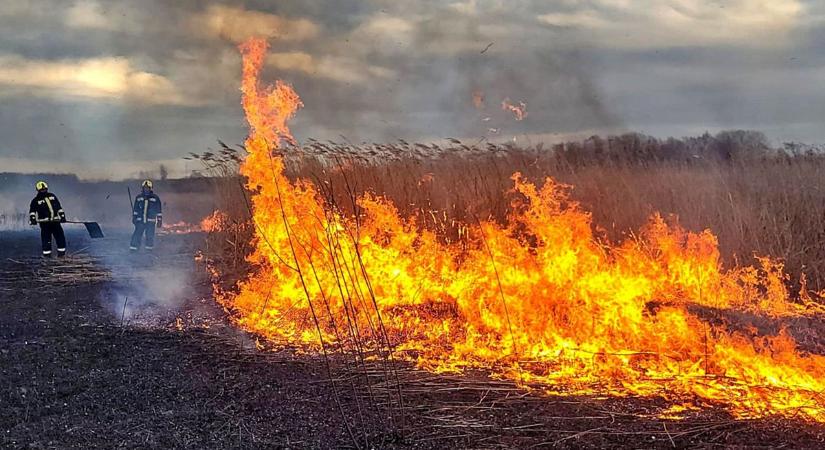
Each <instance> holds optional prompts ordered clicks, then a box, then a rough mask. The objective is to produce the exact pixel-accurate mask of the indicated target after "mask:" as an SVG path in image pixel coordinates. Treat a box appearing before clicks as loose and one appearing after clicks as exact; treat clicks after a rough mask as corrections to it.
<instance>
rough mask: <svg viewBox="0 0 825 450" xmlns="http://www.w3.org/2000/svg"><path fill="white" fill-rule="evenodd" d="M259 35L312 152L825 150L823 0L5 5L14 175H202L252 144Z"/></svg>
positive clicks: (8, 136)
mask: <svg viewBox="0 0 825 450" xmlns="http://www.w3.org/2000/svg"><path fill="white" fill-rule="evenodd" d="M250 36H259V37H265V38H267V39H268V41H269V42H270V44H271V49H270V56H269V58H268V60H267V66H266V70H265V73H264V77H265V78H266V79H268V80H273V81H274V80H275V79H283V80H285V81H287V82H289V83H291V84H292V85H293V86H294V88H295V89H296V91H297V92H298V94H299V95H300V96H301V97H302V99H303V102H304V104H305V107H304V108H303V109H302V110H301V111H300V112H299V113H298V116H297V117H296V118H295V119H294V121H293V122H292V124H293V132H294V134H295V136H296V138H298V140H299V141H301V140H305V139H308V138H315V139H319V140H336V141H344V140H346V141H350V142H362V141H367V142H386V141H394V140H398V139H405V140H413V141H415V140H419V141H432V140H438V139H443V138H447V137H457V138H463V139H474V140H475V139H480V138H482V137H486V138H488V139H515V140H516V141H517V142H530V143H535V142H536V141H538V140H554V139H560V138H564V137H567V136H576V135H589V134H607V133H616V132H623V131H639V132H643V133H648V134H651V135H654V136H660V137H666V136H671V135H672V136H685V135H693V134H699V133H702V132H704V131H711V132H714V131H718V130H722V129H732V128H746V129H756V130H761V131H764V132H765V133H766V134H767V136H768V137H769V138H770V139H771V140H772V141H773V142H774V143H776V144H780V143H781V142H784V141H787V140H796V141H804V142H810V143H816V142H825V126H823V125H825V89H822V88H821V87H822V86H823V85H825V2H822V1H819V0H728V1H707V0H557V1H551V0H467V1H452V0H441V1H439V0H417V1H397V0H392V1H391V0H328V1H321V0H278V1H263V0H259V1H253V0H249V1H236V0H141V1H139V2H138V1H132V0H77V1H74V0H2V2H0V137H1V138H0V172H2V171H10V170H22V171H63V172H77V173H79V174H80V175H81V176H87V177H102V178H118V177H124V176H128V175H130V174H134V173H136V172H138V171H139V170H146V169H147V168H152V167H156V166H157V165H158V164H160V163H164V164H166V165H168V166H169V167H170V168H172V170H173V175H182V174H185V173H186V172H187V171H189V170H192V169H196V168H197V167H196V166H194V165H193V164H194V163H184V162H182V160H181V157H183V156H185V155H187V154H188V153H189V152H202V151H206V150H208V149H210V148H215V147H217V140H218V139H220V140H223V141H225V142H227V143H229V144H240V143H242V142H243V139H244V136H245V131H246V129H245V123H244V119H243V114H242V110H241V107H240V92H239V89H238V88H239V85H240V79H239V78H240V56H239V53H238V50H237V45H238V43H240V42H241V41H243V40H244V39H246V38H248V37H250ZM474 97H475V100H476V101H474ZM504 101H509V102H510V103H512V104H515V105H519V104H520V103H521V102H523V103H524V104H525V105H526V110H527V115H526V116H525V117H524V118H523V120H516V118H515V116H514V114H512V113H511V112H509V111H505V110H503V109H502V102H504Z"/></svg>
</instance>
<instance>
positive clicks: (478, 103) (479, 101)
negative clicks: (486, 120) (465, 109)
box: [473, 91, 484, 109]
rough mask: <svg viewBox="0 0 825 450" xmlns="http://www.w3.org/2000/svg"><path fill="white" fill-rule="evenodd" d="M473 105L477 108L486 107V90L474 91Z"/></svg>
mask: <svg viewBox="0 0 825 450" xmlns="http://www.w3.org/2000/svg"><path fill="white" fill-rule="evenodd" d="M473 106H474V107H475V108H476V109H484V92H482V91H473Z"/></svg>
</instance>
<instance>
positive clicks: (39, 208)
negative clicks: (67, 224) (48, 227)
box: [29, 192, 66, 222]
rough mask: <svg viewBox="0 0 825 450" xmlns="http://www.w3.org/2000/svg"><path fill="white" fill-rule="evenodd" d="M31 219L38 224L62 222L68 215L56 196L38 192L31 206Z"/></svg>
mask: <svg viewBox="0 0 825 450" xmlns="http://www.w3.org/2000/svg"><path fill="white" fill-rule="evenodd" d="M29 217H31V218H32V219H34V220H35V221H37V222H60V221H61V220H62V219H65V218H66V213H64V212H63V207H62V206H60V200H58V199H57V196H56V195H54V194H52V193H51V192H45V193H44V192H38V193H37V195H36V196H35V197H34V199H32V201H31V204H29Z"/></svg>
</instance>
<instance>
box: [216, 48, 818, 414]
mask: <svg viewBox="0 0 825 450" xmlns="http://www.w3.org/2000/svg"><path fill="white" fill-rule="evenodd" d="M241 52H242V54H243V85H242V91H243V107H244V111H245V113H246V117H247V121H248V123H249V128H250V133H249V137H248V139H247V141H246V143H245V150H246V151H247V152H248V156H247V157H246V159H245V160H244V161H243V163H242V165H241V167H240V171H241V174H242V175H243V176H244V177H245V179H246V189H247V190H248V191H250V192H251V193H252V196H251V199H250V205H249V209H250V211H251V213H252V218H251V221H252V227H253V228H254V238H253V242H252V247H253V250H252V252H251V254H250V255H249V257H248V261H249V262H250V263H251V267H253V269H252V272H251V273H249V274H248V275H247V276H246V277H244V279H243V280H242V281H241V282H240V283H239V284H238V286H237V290H225V289H222V287H221V286H220V285H218V284H216V286H215V290H216V295H217V296H218V298H219V299H220V300H221V302H222V303H223V304H224V305H225V306H226V307H227V308H229V309H230V310H231V311H232V312H233V313H234V314H235V318H236V322H237V323H238V324H239V325H240V326H241V327H243V328H245V329H246V330H249V331H251V332H254V333H256V334H258V335H260V336H262V337H265V338H267V339H270V340H272V341H274V342H279V343H289V344H298V345H301V346H303V347H306V348H309V349H316V350H322V351H324V352H328V351H339V352H342V353H346V354H351V355H353V357H354V358H355V359H356V360H357V361H358V362H359V363H365V362H366V361H367V360H369V359H379V360H385V361H391V360H393V359H394V358H401V359H406V360H411V361H414V362H415V363H417V364H418V365H419V366H420V367H422V368H425V369H427V370H431V371H435V372H461V371H463V370H466V369H469V368H482V369H485V370H489V371H491V372H492V373H493V374H494V375H495V376H496V377H500V378H506V379H510V380H513V381H515V382H516V383H518V384H519V385H521V386H524V387H525V388H532V389H537V390H541V391H544V392H547V393H548V394H554V393H576V394H597V395H611V396H629V395H639V396H650V395H656V396H660V397H663V398H665V399H667V400H668V401H670V402H672V403H673V404H674V405H675V406H674V408H673V411H678V410H680V409H681V410H685V409H689V408H693V407H695V406H702V405H723V406H724V407H725V408H726V409H727V410H729V411H730V412H731V414H733V415H734V416H735V417H740V418H752V417H764V416H771V415H782V416H787V417H790V416H793V417H804V418H807V419H809V420H813V421H817V422H825V396H824V394H823V392H825V357H823V356H821V355H819V354H813V353H806V352H805V351H803V350H801V349H800V348H799V345H798V343H797V342H796V340H795V339H794V338H793V337H792V336H791V334H790V333H789V332H788V331H786V330H780V331H779V332H778V333H773V334H767V335H766V334H765V333H761V332H758V331H757V330H755V329H749V328H747V327H744V328H742V327H740V328H742V329H734V328H732V327H729V326H727V324H724V323H718V322H716V321H712V320H707V318H706V317H705V316H703V315H702V314H701V313H700V311H701V310H702V309H713V310H717V311H736V312H744V313H748V314H753V315H757V316H762V317H769V318H788V317H790V318H795V317H799V318H805V317H808V316H813V315H815V314H819V313H821V311H822V306H821V303H820V301H821V296H820V295H817V294H815V293H814V294H811V293H809V291H808V289H807V287H806V286H804V280H803V283H802V285H803V286H802V289H801V291H800V294H799V295H797V296H794V295H792V293H791V292H790V291H789V288H788V287H787V280H788V275H787V274H786V273H785V270H784V268H783V265H782V264H781V263H780V262H779V261H776V260H773V259H771V258H760V259H758V263H757V264H756V265H753V266H749V265H740V266H736V267H733V268H725V267H724V266H723V263H722V257H721V255H720V251H719V249H718V242H717V239H716V237H715V236H714V235H713V234H712V233H711V232H710V231H707V230H706V231H703V232H701V233H694V232H689V231H686V230H685V229H683V228H682V227H680V226H679V225H678V224H675V223H672V222H670V221H666V220H665V219H663V218H662V217H661V216H660V215H658V214H654V215H653V216H652V217H650V219H649V221H648V223H647V225H646V226H645V227H644V228H643V230H642V232H641V233H639V234H638V235H637V236H632V237H629V238H626V239H624V240H622V241H620V242H618V243H610V242H606V241H604V240H602V239H600V238H599V237H598V236H597V235H596V234H595V233H594V231H593V225H592V223H591V222H592V220H591V214H590V213H589V212H587V211H585V210H584V209H583V208H582V207H581V206H580V205H579V204H578V203H577V202H575V201H573V200H572V199H571V197H570V186H567V185H564V184H562V183H559V182H557V181H555V180H553V179H551V178H547V179H546V180H545V181H544V183H543V185H541V186H540V187H539V186H537V185H536V184H533V183H531V182H529V181H527V180H526V179H525V178H524V177H522V176H521V175H520V174H518V173H516V174H513V176H512V180H511V182H512V187H511V189H512V192H511V193H510V195H511V197H512V198H513V201H512V203H511V204H510V207H509V209H508V212H507V220H506V223H505V224H501V223H499V222H497V221H493V220H487V219H485V218H483V217H482V218H475V217H473V218H472V220H467V221H466V223H461V224H458V225H456V226H455V229H457V230H459V232H458V233H456V234H455V235H452V234H451V235H450V236H445V235H443V234H440V233H439V232H438V231H437V230H433V229H430V228H428V227H424V226H421V224H422V221H423V220H424V219H422V216H410V217H406V216H404V215H402V214H401V213H400V212H399V209H398V208H397V207H396V206H395V205H394V204H393V203H391V202H390V201H389V200H388V199H386V198H382V197H380V196H377V195H374V194H370V193H365V194H363V195H356V188H355V187H354V186H353V185H352V184H350V180H347V181H346V182H345V188H346V190H347V191H346V192H345V194H344V196H343V197H344V198H348V199H349V200H350V204H341V203H340V200H339V199H340V198H341V195H340V193H339V192H333V191H332V187H331V186H330V185H328V184H324V183H313V182H311V181H307V180H297V181H293V180H291V179H290V178H289V177H287V175H286V162H285V159H284V157H283V148H282V145H283V144H289V143H291V142H293V138H292V136H291V134H290V131H289V127H288V125H287V122H288V120H289V119H290V118H291V117H292V116H293V115H294V114H295V113H296V111H297V110H298V109H299V108H300V107H301V106H302V104H301V100H300V98H299V96H298V95H297V94H296V93H295V92H294V90H293V89H292V88H291V87H290V86H289V85H287V84H285V83H282V82H277V83H276V84H275V85H274V86H268V87H263V86H262V85H261V84H260V83H259V79H258V76H259V73H260V70H261V67H262V64H263V62H264V58H265V53H266V43H265V42H264V41H262V40H250V41H247V42H246V43H244V44H243V45H242V46H241ZM503 107H505V105H503ZM523 107H524V105H523V104H521V105H518V106H514V108H515V109H513V108H510V110H511V111H513V113H514V114H516V112H517V110H523V109H524V108H523ZM525 114H526V112H525ZM422 182H425V181H422ZM501 195H505V193H503V192H502V193H501ZM207 222H208V223H207ZM207 222H205V223H204V224H203V225H202V228H204V229H210V230H216V229H219V228H221V227H224V226H228V224H229V223H230V220H229V218H228V217H226V216H223V215H221V214H220V213H216V215H214V216H213V217H211V218H210V219H208V221H207ZM217 275H218V276H220V275H221V274H220V273H219V272H218V273H217Z"/></svg>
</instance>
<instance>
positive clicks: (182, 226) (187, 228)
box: [158, 221, 202, 235]
mask: <svg viewBox="0 0 825 450" xmlns="http://www.w3.org/2000/svg"><path fill="white" fill-rule="evenodd" d="M200 231H202V230H201V227H200V226H199V225H197V224H192V223H188V222H184V221H180V222H175V223H165V224H163V228H161V229H159V230H158V234H161V235H163V234H189V233H197V232H200Z"/></svg>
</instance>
